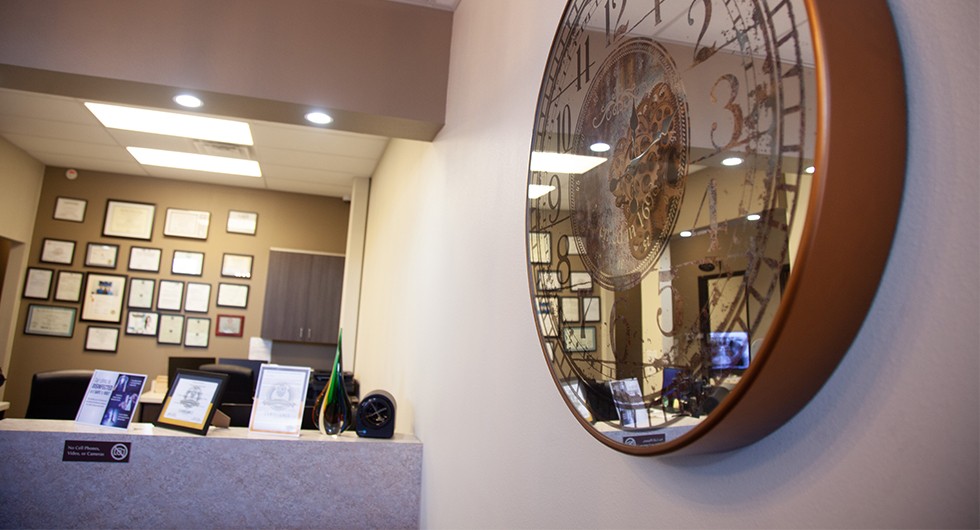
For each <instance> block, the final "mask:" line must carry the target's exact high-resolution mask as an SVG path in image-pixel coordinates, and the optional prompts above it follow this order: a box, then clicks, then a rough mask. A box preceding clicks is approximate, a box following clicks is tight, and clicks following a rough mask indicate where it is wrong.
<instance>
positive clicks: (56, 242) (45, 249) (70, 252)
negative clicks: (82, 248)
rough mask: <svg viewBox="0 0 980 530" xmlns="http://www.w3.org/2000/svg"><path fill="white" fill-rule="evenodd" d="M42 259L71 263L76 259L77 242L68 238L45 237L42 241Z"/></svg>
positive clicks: (61, 263) (42, 260)
mask: <svg viewBox="0 0 980 530" xmlns="http://www.w3.org/2000/svg"><path fill="white" fill-rule="evenodd" d="M40 261H41V263H57V264H59V265H71V264H72V262H73V261H75V242H74V241H71V240H67V239H52V238H47V237H46V238H44V240H43V241H42V242H41V258H40Z"/></svg>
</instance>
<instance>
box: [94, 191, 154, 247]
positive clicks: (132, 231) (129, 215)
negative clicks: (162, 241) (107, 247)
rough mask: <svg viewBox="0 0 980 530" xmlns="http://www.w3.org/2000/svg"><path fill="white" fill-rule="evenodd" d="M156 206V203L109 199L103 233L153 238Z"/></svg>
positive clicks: (108, 235) (128, 237)
mask: <svg viewBox="0 0 980 530" xmlns="http://www.w3.org/2000/svg"><path fill="white" fill-rule="evenodd" d="M156 208H157V207H156V205H155V204H148V203H143V202H126V201H116V200H112V199H109V201H108V202H107V203H106V208H105V223H103V225H102V235H103V236H107V237H124V238H127V239H145V240H147V241H149V240H150V239H152V238H153V217H154V216H155V215H156Z"/></svg>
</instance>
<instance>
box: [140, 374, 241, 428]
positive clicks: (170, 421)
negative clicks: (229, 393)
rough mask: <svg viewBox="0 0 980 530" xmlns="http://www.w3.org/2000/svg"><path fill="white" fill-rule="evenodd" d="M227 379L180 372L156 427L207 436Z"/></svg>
mask: <svg viewBox="0 0 980 530" xmlns="http://www.w3.org/2000/svg"><path fill="white" fill-rule="evenodd" d="M227 380H228V376H226V375H224V374H217V373H211V372H200V371H197V370H185V369H183V368H181V369H178V370H177V373H176V375H175V376H174V380H173V381H172V382H171V383H170V388H169V389H167V395H166V397H164V399H163V406H162V407H161V409H160V416H159V417H158V418H157V419H156V421H154V422H153V424H154V425H156V426H157V427H164V428H167V429H176V430H178V431H186V432H190V433H194V434H200V435H202V436H204V435H207V433H208V428H209V427H210V426H211V420H212V419H214V414H215V411H216V410H217V409H218V404H219V403H221V394H222V393H223V392H224V390H225V383H226V382H227Z"/></svg>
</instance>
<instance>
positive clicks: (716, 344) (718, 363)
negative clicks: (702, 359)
mask: <svg viewBox="0 0 980 530" xmlns="http://www.w3.org/2000/svg"><path fill="white" fill-rule="evenodd" d="M708 349H709V352H710V353H711V369H712V370H745V369H747V368H748V367H749V361H750V360H751V359H750V357H751V352H750V350H749V334H748V333H747V332H745V331H712V332H711V334H710V336H709V337H708Z"/></svg>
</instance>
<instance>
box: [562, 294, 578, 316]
mask: <svg viewBox="0 0 980 530" xmlns="http://www.w3.org/2000/svg"><path fill="white" fill-rule="evenodd" d="M580 318H581V315H580V314H579V303H578V298H577V297H574V296H563V297H561V321H562V322H578V321H579V319H580Z"/></svg>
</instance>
